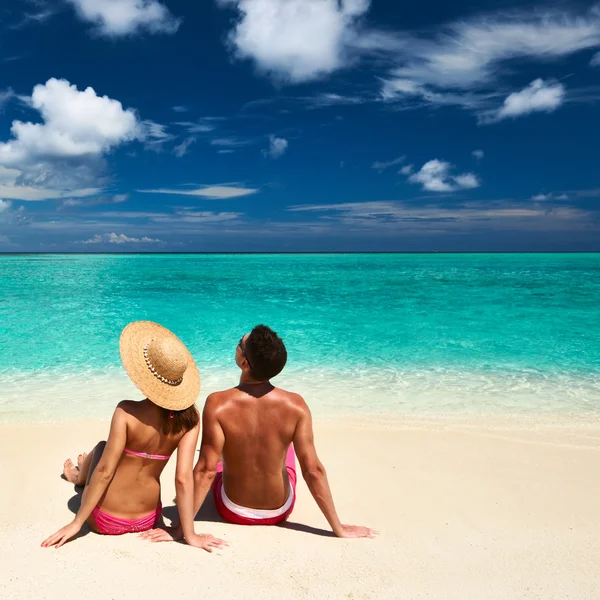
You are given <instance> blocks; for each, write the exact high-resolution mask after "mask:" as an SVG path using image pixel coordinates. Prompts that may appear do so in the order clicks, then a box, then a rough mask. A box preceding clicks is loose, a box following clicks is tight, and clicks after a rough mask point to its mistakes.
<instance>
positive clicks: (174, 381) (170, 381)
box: [144, 342, 183, 385]
mask: <svg viewBox="0 0 600 600" xmlns="http://www.w3.org/2000/svg"><path fill="white" fill-rule="evenodd" d="M148 346H150V342H148V343H147V344H146V345H145V346H144V360H145V361H146V365H147V366H148V368H149V369H150V372H151V373H152V375H154V377H156V378H157V379H160V381H162V382H163V383H166V384H167V385H179V384H180V383H181V382H182V381H183V375H182V376H181V377H180V378H179V379H167V378H166V377H163V376H162V375H161V374H160V373H159V372H158V371H157V370H156V368H155V367H154V365H153V364H152V361H151V360H150V358H149V357H148Z"/></svg>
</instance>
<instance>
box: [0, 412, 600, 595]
mask: <svg viewBox="0 0 600 600" xmlns="http://www.w3.org/2000/svg"><path fill="white" fill-rule="evenodd" d="M107 431H108V426H107V424H106V423H89V424H83V425H82V424H79V425H77V426H67V425H54V426H52V425H44V426H21V425H20V426H12V425H3V426H0V456H1V458H0V482H1V490H2V491H1V493H0V540H1V544H0V598H2V599H3V600H8V599H13V598H14V599H19V600H21V599H28V598H32V599H33V598H35V599H44V598H52V599H54V598H57V599H58V598H65V599H67V600H71V599H75V598H82V599H84V600H93V599H102V600H109V599H115V600H121V599H129V598H131V599H135V600H147V599H155V598H157V599H158V598H160V599H163V598H164V599H167V598H169V599H170V598H215V599H216V598H225V599H228V598H231V599H236V600H239V599H242V600H243V599H251V600H262V599H271V598H273V599H275V598H276V599H278V600H279V599H288V598H306V599H314V598H345V599H354V600H358V599H364V598H373V599H374V598H394V599H396V598H398V599H400V598H411V599H412V598H431V599H460V600H466V599H476V600H481V599H492V598H494V599H495V598H497V599H502V600H509V599H510V600H516V599H518V598H531V599H533V598H542V599H544V600H547V599H551V598H556V599H560V600H564V599H566V598H569V599H580V598H589V599H593V600H598V598H600V426H599V427H597V428H595V427H590V426H588V427H579V428H577V427H571V426H564V427H558V426H553V427H548V426H544V427H535V428H531V423H529V424H528V425H527V426H525V427H520V428H515V427H512V426H511V427H510V428H506V427H497V428H493V429H492V428H489V427H484V426H483V425H482V424H481V423H479V424H474V425H471V426H463V425H457V424H453V423H452V421H446V422H440V421H438V422H433V421H432V422H423V423H396V424H394V423H393V422H392V423H390V422H388V423H386V424H384V425H379V424H374V423H369V424H362V425H357V424H355V423H348V422H339V423H327V424H320V425H317V445H318V449H319V452H320V455H321V458H322V460H323V462H324V463H325V465H326V467H327V470H328V473H329V477H330V481H331V484H332V488H333V491H334V497H335V499H336V504H337V507H338V510H339V513H340V516H341V518H342V520H343V521H344V522H346V523H353V524H360V525H369V526H371V527H375V528H377V529H379V530H380V531H381V535H380V537H379V538H377V539H375V540H338V539H336V538H333V537H329V536H326V535H323V533H324V532H325V531H326V530H327V524H326V522H325V520H324V519H323V517H322V516H321V514H320V513H319V511H318V509H317V507H316V505H315V503H314V502H313V500H312V498H311V497H310V495H309V493H308V491H307V489H306V487H305V485H304V483H303V482H302V481H300V482H299V488H298V496H299V498H298V502H297V504H296V509H295V511H294V513H293V515H292V518H291V524H290V526H289V528H287V529H286V528H281V527H275V528H264V527H252V528H248V527H240V526H234V525H228V524H225V523H221V522H215V521H211V522H206V523H205V522H203V523H201V524H200V523H197V525H196V529H197V530H198V531H200V530H202V531H208V532H210V533H214V534H215V535H218V536H220V537H224V538H226V539H227V540H228V541H229V543H230V544H231V546H230V548H228V549H226V550H224V551H222V552H220V553H219V554H208V553H205V552H203V551H201V550H197V549H193V548H189V547H187V546H185V545H183V544H175V543H170V544H160V545H153V544H150V543H148V542H144V541H143V540H140V539H139V538H138V537H137V536H135V535H127V536H121V537H103V536H99V535H95V534H93V533H88V534H87V535H85V536H83V537H81V538H79V539H77V540H75V541H73V542H71V543H69V544H67V545H66V546H64V547H63V548H61V549H59V550H54V549H43V548H40V542H41V541H42V540H43V539H44V538H45V537H46V536H48V535H49V534H51V533H53V532H54V531H55V530H57V529H58V528H59V527H61V526H62V525H65V524H66V523H67V522H68V521H70V519H71V518H72V513H71V512H70V510H69V508H68V506H67V503H68V502H69V500H70V499H71V498H72V497H74V496H75V492H74V488H73V486H72V485H70V484H68V483H66V482H65V481H62V480H61V479H60V477H59V475H60V473H61V470H62V462H63V461H64V459H65V458H66V457H67V456H71V457H72V458H73V459H75V458H76V454H77V453H79V452H81V451H83V450H86V451H87V450H89V449H90V448H91V447H92V446H93V445H94V443H95V442H96V441H97V440H99V439H103V438H104V437H105V436H106V433H107ZM173 469H174V461H171V463H170V464H169V466H168V467H167V470H166V472H165V475H164V477H163V504H164V505H165V507H169V506H172V505H173V502H172V498H173V496H174V485H173ZM167 512H168V509H167ZM168 514H172V513H168ZM203 514H205V515H208V516H209V517H210V518H214V514H215V513H214V508H212V507H210V506H209V507H203V509H202V511H201V515H203Z"/></svg>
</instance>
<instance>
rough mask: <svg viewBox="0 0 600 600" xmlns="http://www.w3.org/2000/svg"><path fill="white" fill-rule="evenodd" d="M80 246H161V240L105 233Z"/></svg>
mask: <svg viewBox="0 0 600 600" xmlns="http://www.w3.org/2000/svg"><path fill="white" fill-rule="evenodd" d="M77 243H78V244H160V243H162V242H161V240H157V239H153V238H149V237H147V236H144V237H142V238H135V237H127V236H126V235H125V234H124V233H120V234H118V235H117V234H116V233H105V234H103V235H99V234H96V235H95V236H94V237H93V238H90V239H89V240H81V241H80V242H77Z"/></svg>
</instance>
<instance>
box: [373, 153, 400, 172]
mask: <svg viewBox="0 0 600 600" xmlns="http://www.w3.org/2000/svg"><path fill="white" fill-rule="evenodd" d="M405 160H406V156H399V157H398V158H394V159H392V160H384V161H379V160H376V161H375V162H374V163H373V165H372V167H371V168H372V169H376V170H377V171H379V172H380V173H381V171H384V170H385V169H387V168H388V167H393V166H394V165H399V164H400V163H403V162H404V161H405Z"/></svg>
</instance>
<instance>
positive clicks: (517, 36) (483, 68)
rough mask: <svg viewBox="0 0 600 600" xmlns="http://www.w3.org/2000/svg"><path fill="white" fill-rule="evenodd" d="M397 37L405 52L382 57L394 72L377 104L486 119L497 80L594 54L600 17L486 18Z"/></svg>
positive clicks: (596, 13) (540, 13) (515, 14)
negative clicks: (532, 65)
mask: <svg viewBox="0 0 600 600" xmlns="http://www.w3.org/2000/svg"><path fill="white" fill-rule="evenodd" d="M397 35H398V36H399V37H400V38H401V39H403V40H404V41H405V44H404V45H403V46H401V47H400V48H399V49H398V50H397V51H394V52H391V53H390V52H384V54H385V55H387V56H388V57H389V58H390V59H391V60H393V62H394V63H395V64H398V65H399V66H397V67H395V68H394V69H392V70H391V71H390V73H389V74H388V75H387V76H386V77H384V78H383V79H382V88H381V96H382V98H383V99H384V100H387V101H394V102H396V103H398V104H399V106H407V107H412V106H415V105H416V106H419V105H423V104H424V105H435V106H451V105H454V106H459V107H462V108H464V109H467V110H471V111H475V112H477V113H484V119H485V112H487V111H488V110H489V109H490V107H491V106H493V103H495V102H496V100H497V98H498V97H499V95H500V94H499V91H498V90H499V89H502V88H501V80H502V79H503V78H505V77H506V76H508V75H510V74H511V73H515V72H518V68H519V67H521V66H522V65H523V64H527V63H529V62H532V61H538V62H543V63H548V62H550V61H552V60H557V59H560V58H563V57H567V56H570V55H572V54H575V53H577V52H580V51H583V50H586V49H592V48H597V47H600V9H599V8H598V5H596V6H594V7H592V8H591V9H589V10H586V11H584V12H581V11H577V9H571V10H561V9H546V10H540V9H534V10H517V11H512V12H510V13H507V12H506V11H505V12H500V13H496V14H494V13H488V14H486V15H483V16H476V17H473V18H469V19H463V20H461V21H456V22H453V23H449V24H447V25H445V26H443V27H440V28H438V29H437V31H436V32H434V34H433V35H431V33H430V32H427V33H425V34H422V35H415V34H413V33H408V32H406V33H402V32H401V33H398V34H397ZM557 90H558V88H557V89H556V90H555V91H557ZM521 114H525V113H521ZM488 117H489V115H488ZM487 120H488V121H489V118H488V119H487Z"/></svg>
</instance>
